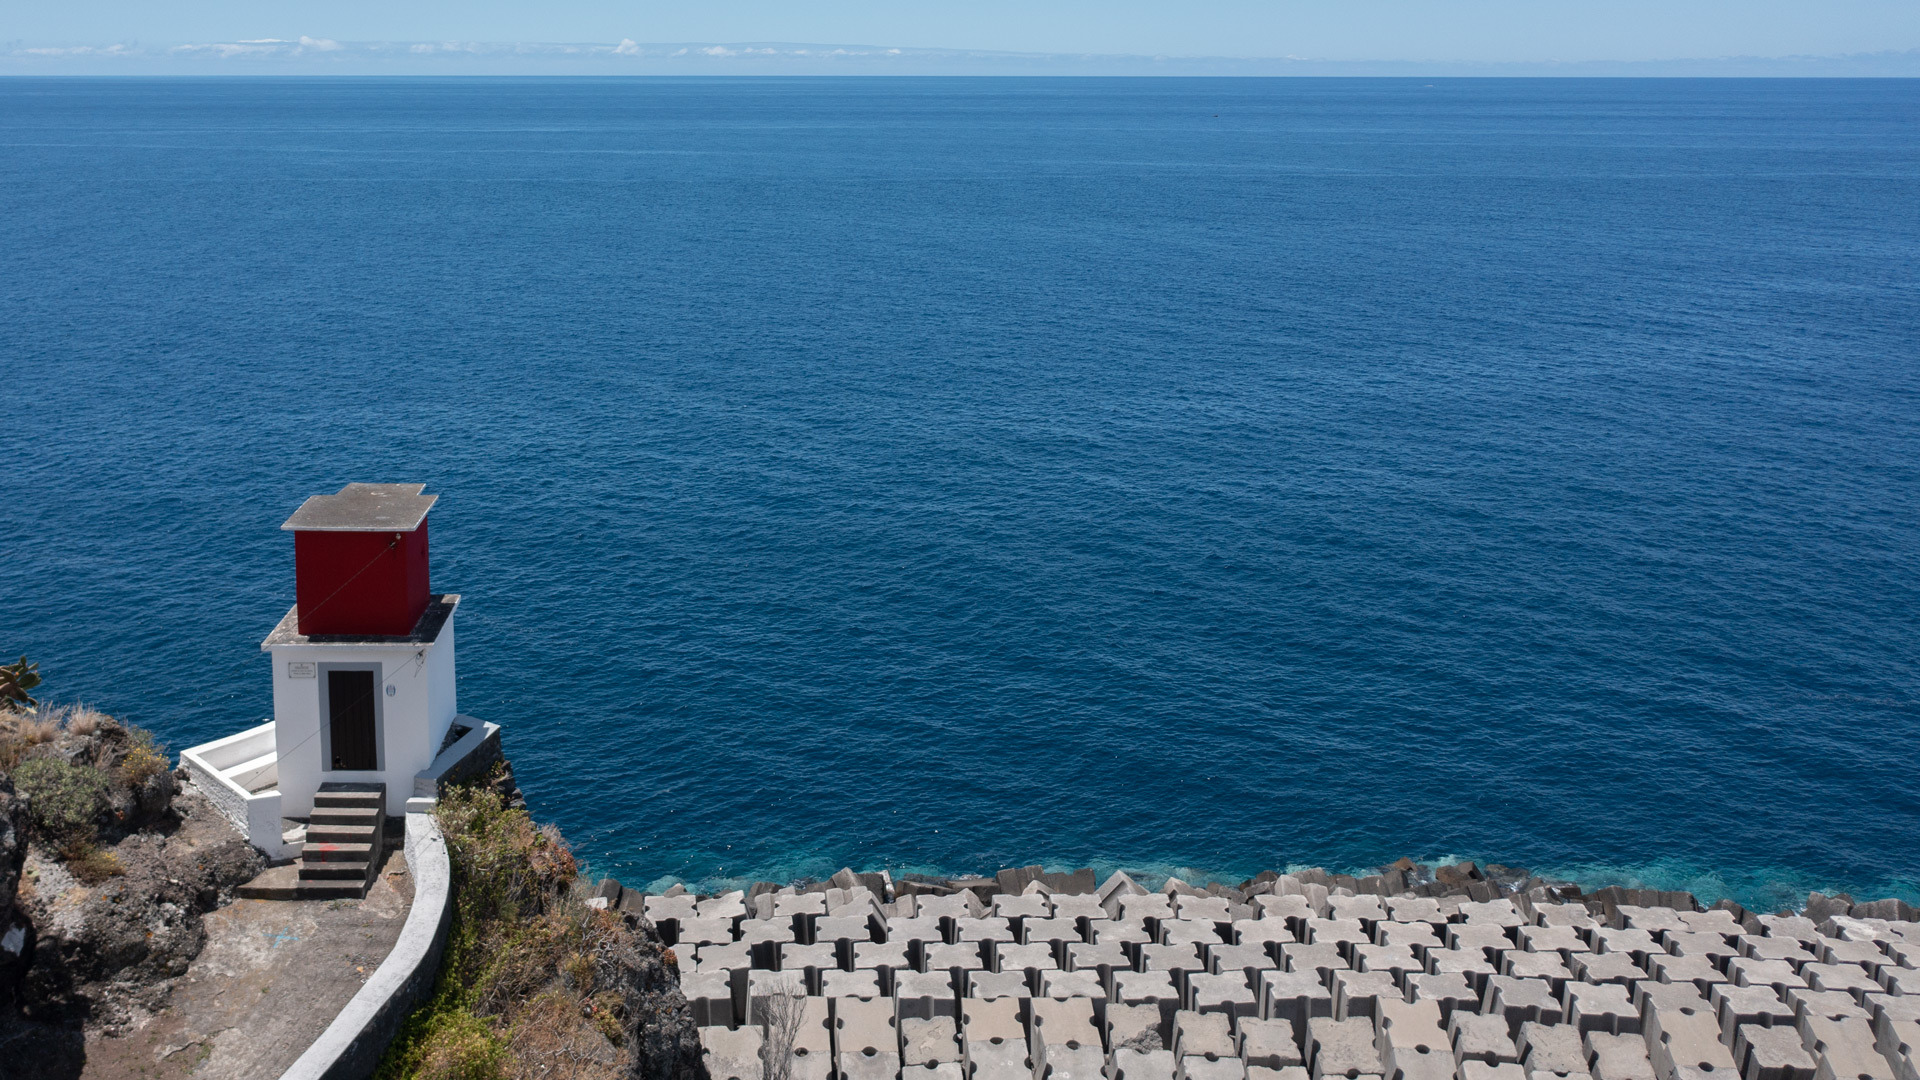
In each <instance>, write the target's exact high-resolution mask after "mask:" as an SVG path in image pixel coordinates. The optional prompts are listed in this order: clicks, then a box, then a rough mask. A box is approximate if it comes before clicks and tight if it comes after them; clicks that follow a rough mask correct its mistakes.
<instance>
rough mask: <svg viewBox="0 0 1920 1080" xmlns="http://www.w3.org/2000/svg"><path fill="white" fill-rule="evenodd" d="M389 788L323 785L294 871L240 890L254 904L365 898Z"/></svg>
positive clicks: (279, 869)
mask: <svg viewBox="0 0 1920 1080" xmlns="http://www.w3.org/2000/svg"><path fill="white" fill-rule="evenodd" d="M386 807H387V785H385V784H321V785H320V790H319V791H318V792H317V793H315V794H314V796H313V814H312V816H311V817H309V818H308V819H307V842H306V846H305V847H304V848H302V849H301V852H300V862H299V864H298V868H297V871H296V868H295V867H294V866H276V867H272V868H270V869H269V870H267V872H266V873H263V874H261V875H260V876H259V877H257V878H255V879H254V880H252V881H250V882H248V883H247V884H245V885H242V886H240V888H239V890H238V892H239V895H241V896H243V897H247V898H250V899H255V900H358V899H360V898H362V897H364V896H366V895H367V888H368V887H369V886H370V885H372V884H373V875H374V874H375V872H377V871H378V869H379V867H380V856H381V855H382V854H383V852H384V850H385V846H384V843H383V840H384V834H385V832H386V823H387V809H386Z"/></svg>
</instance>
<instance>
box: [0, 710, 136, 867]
mask: <svg viewBox="0 0 1920 1080" xmlns="http://www.w3.org/2000/svg"><path fill="white" fill-rule="evenodd" d="M166 771H167V758H166V754H165V752H164V751H163V750H161V748H160V747H159V746H158V745H156V744H155V742H154V739H153V735H152V733H150V732H147V731H143V730H141V729H139V728H133V727H126V726H124V725H122V724H120V723H119V722H118V721H116V720H114V719H113V718H112V717H109V716H107V715H106V714H104V713H101V712H99V711H97V710H95V709H92V708H89V707H87V706H85V705H70V706H63V707H60V708H56V709H52V710H47V711H44V712H37V713H28V712H24V711H18V710H14V709H0V772H6V773H9V774H10V775H11V777H12V779H13V784H14V787H15V788H16V789H17V790H18V791H19V792H20V793H21V794H23V795H26V796H28V798H29V799H30V802H29V804H28V807H29V811H28V812H29V816H30V819H31V821H32V823H33V826H34V833H35V835H37V836H39V837H42V838H43V839H44V842H45V847H46V849H47V850H49V851H50V852H51V853H52V854H54V855H55V856H56V857H57V858H59V859H60V860H61V861H62V862H64V863H66V864H67V869H68V870H69V871H70V872H71V873H72V874H73V875H74V876H75V877H77V878H79V879H80V880H81V881H82V882H83V883H86V884H89V885H92V884H98V883H99V882H101V881H104V880H106V879H107V878H109V877H114V876H117V875H119V874H121V873H123V872H124V869H125V868H124V867H122V866H121V864H120V860H119V858H118V857H117V856H116V855H114V853H113V852H111V851H108V850H105V849H103V848H101V847H100V840H101V833H102V830H103V829H108V830H111V829H112V828H113V827H114V826H116V825H124V824H126V823H127V822H126V821H124V820H122V819H123V818H126V817H128V815H129V813H130V812H131V811H132V810H133V806H132V804H131V802H129V800H127V799H125V798H122V799H119V800H116V797H115V796H116V793H119V792H132V791H136V790H138V789H140V788H142V787H143V786H144V785H147V782H148V781H149V780H151V779H152V778H153V777H155V776H157V775H159V774H161V773H164V772H166ZM116 802H119V803H126V804H127V805H116Z"/></svg>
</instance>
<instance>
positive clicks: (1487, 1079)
mask: <svg viewBox="0 0 1920 1080" xmlns="http://www.w3.org/2000/svg"><path fill="white" fill-rule="evenodd" d="M1460 1080H1528V1077H1527V1070H1525V1069H1523V1068H1521V1067H1520V1066H1519V1065H1516V1064H1513V1063H1511V1062H1508V1063H1502V1064H1499V1065H1489V1064H1487V1063H1486V1062H1484V1061H1468V1062H1463V1063H1462V1064H1461V1066H1460Z"/></svg>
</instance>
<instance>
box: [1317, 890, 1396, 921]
mask: <svg viewBox="0 0 1920 1080" xmlns="http://www.w3.org/2000/svg"><path fill="white" fill-rule="evenodd" d="M1327 909H1328V914H1330V915H1331V916H1332V917H1333V918H1335V919H1337V920H1342V921H1345V920H1352V921H1355V922H1358V923H1361V924H1362V925H1364V926H1366V927H1367V928H1368V929H1372V927H1373V924H1375V923H1379V922H1386V921H1387V919H1388V918H1389V916H1388V915H1387V909H1386V906H1385V905H1384V904H1382V903H1381V901H1380V898H1379V897H1378V896H1374V895H1371V894H1364V895H1360V896H1330V897H1328V898H1327Z"/></svg>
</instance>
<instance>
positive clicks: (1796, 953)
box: [1738, 934, 1818, 969]
mask: <svg viewBox="0 0 1920 1080" xmlns="http://www.w3.org/2000/svg"><path fill="white" fill-rule="evenodd" d="M1738 940H1739V945H1740V955H1741V956H1745V957H1747V958H1749V959H1753V960H1785V961H1787V962H1789V963H1791V964H1792V965H1793V966H1794V967H1795V968H1796V969H1798V968H1799V966H1800V965H1801V964H1811V963H1814V962H1815V957H1814V955H1813V952H1812V950H1810V949H1809V948H1808V947H1807V945H1806V943H1804V942H1801V941H1798V940H1795V939H1793V938H1785V937H1755V936H1754V935H1752V934H1742V935H1740V937H1739V939H1738ZM1815 940H1818V939H1817V938H1816V939H1815Z"/></svg>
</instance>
